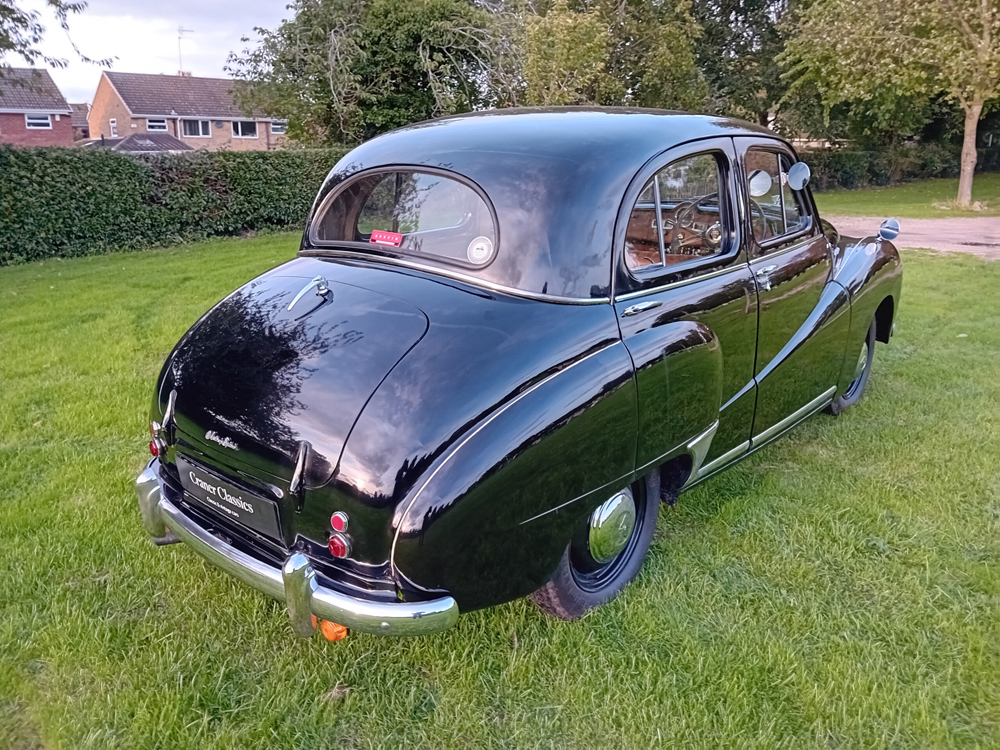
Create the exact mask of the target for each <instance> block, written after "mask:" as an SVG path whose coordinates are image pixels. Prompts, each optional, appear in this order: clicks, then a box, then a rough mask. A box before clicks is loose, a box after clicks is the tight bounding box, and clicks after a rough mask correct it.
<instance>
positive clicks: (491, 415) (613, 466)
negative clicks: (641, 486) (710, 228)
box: [153, 111, 901, 611]
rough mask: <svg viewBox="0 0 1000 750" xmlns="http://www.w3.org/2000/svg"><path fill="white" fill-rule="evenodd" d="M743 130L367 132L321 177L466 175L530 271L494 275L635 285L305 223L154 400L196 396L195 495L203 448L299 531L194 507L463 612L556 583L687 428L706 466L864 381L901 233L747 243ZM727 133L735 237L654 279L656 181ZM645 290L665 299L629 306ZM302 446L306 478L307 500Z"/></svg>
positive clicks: (362, 578) (192, 434)
mask: <svg viewBox="0 0 1000 750" xmlns="http://www.w3.org/2000/svg"><path fill="white" fill-rule="evenodd" d="M740 134H746V135H747V136H754V137H755V138H757V139H758V140H759V135H760V131H759V130H757V129H753V128H749V127H747V128H745V127H744V126H743V125H742V124H739V123H736V122H734V121H726V120H719V119H716V118H700V117H693V116H686V115H683V116H677V115H674V116H671V115H662V114H651V113H639V114H634V113H633V114H629V113H623V112H616V113H607V112H594V111H574V112H571V113H565V112H563V113H558V112H552V111H531V112H527V113H525V112H515V113H512V114H504V115H499V116H478V117H467V118H454V119H448V120H443V121H435V122H433V123H425V124H421V125H418V126H413V127H411V128H408V129H404V130H403V131H400V132H398V133H394V134H390V135H387V136H383V137H381V138H377V139H374V140H373V141H371V142H369V143H367V144H365V145H363V146H361V147H360V148H358V149H356V150H355V151H353V152H352V153H351V154H349V155H348V156H347V157H345V159H344V160H343V161H342V162H341V163H340V164H339V165H338V166H337V167H336V168H335V169H334V171H333V172H332V173H331V176H330V178H329V180H328V181H327V183H326V185H325V186H324V188H323V194H326V193H327V192H328V191H329V190H331V189H332V188H333V187H335V186H336V185H337V184H338V183H339V182H340V181H341V180H343V179H344V178H345V177H346V176H349V175H351V174H355V173H356V172H357V171H358V170H360V169H365V168H369V167H379V166H387V165H393V164H411V165H413V164H418V165H427V166H434V167H436V168H443V169H450V170H455V171H457V172H458V173H460V174H462V175H463V176H464V177H465V178H468V179H471V180H473V181H475V182H476V183H477V184H478V185H480V186H481V187H482V188H483V190H484V191H485V192H486V194H487V195H488V197H489V198H490V200H491V201H492V203H493V204H494V206H495V208H496V211H497V216H498V221H499V223H500V230H501V239H500V243H499V252H500V255H501V256H504V254H505V253H506V256H505V257H506V259H507V260H505V261H504V263H506V264H507V265H506V267H504V266H503V265H500V266H498V267H497V273H499V274H501V275H500V276H497V277H495V278H492V280H493V281H497V282H498V283H499V282H503V283H504V284H505V285H509V284H510V283H511V274H516V273H517V271H518V266H517V264H516V261H517V259H518V258H522V259H524V260H525V263H526V265H525V269H526V273H525V274H523V275H522V276H521V277H520V278H519V279H517V282H518V283H519V284H522V285H523V287H524V288H526V289H528V290H529V291H531V292H537V293H545V294H557V295H569V296H580V297H583V298H589V297H601V296H608V295H615V296H616V297H617V299H615V300H614V301H613V302H600V303H597V304H557V303H553V302H548V301H541V300H536V299H529V298H524V297H519V296H514V295H510V294H506V293H502V292H497V291H491V290H489V289H487V288H484V287H481V286H476V285H475V282H466V281H462V280H453V279H449V278H446V277H444V276H441V275H437V274H435V273H434V272H433V270H429V271H425V270H419V269H412V268H404V267H400V266H399V265H395V264H390V263H386V262H385V257H384V254H385V251H384V250H383V249H375V250H373V252H372V254H371V257H369V258H357V257H349V256H344V255H338V254H337V253H336V252H334V253H332V254H329V257H314V256H315V255H316V253H317V251H321V249H318V248H315V247H312V246H311V245H310V243H309V240H308V233H307V235H306V239H305V240H304V243H303V250H304V254H303V256H302V257H299V258H297V259H296V260H294V261H291V262H289V263H287V264H284V265H282V266H280V267H278V268H277V269H274V270H273V271H271V272H269V273H268V274H265V275H264V276H262V277H260V278H258V279H256V280H255V281H253V282H251V283H250V284H248V285H247V286H245V287H244V288H243V289H241V290H238V291H237V292H235V293H234V294H232V295H230V297H228V298H227V299H226V300H224V301H223V302H222V303H220V304H219V305H218V306H217V307H216V308H214V309H213V310H212V311H210V313H208V314H207V315H206V316H204V317H203V319H202V320H201V321H199V322H198V323H197V324H196V325H195V326H193V327H192V329H191V331H189V332H188V334H186V335H185V337H184V338H183V339H182V340H181V342H180V343H179V344H178V346H177V348H176V349H175V352H174V353H173V355H172V357H171V359H170V360H169V361H168V363H167V365H166V366H165V368H164V371H163V373H162V374H161V379H160V383H159V384H158V397H157V398H156V399H155V400H154V406H153V418H154V419H156V420H160V419H162V416H163V412H164V409H165V408H166V402H167V398H168V394H169V393H170V391H171V390H176V392H177V394H178V396H177V412H176V414H177V418H176V426H175V429H174V432H173V437H174V440H173V444H172V445H171V447H170V451H169V453H168V456H167V457H166V458H165V460H164V461H163V462H162V463H163V467H164V472H165V479H166V481H167V483H168V486H169V487H171V488H172V490H171V491H172V492H174V493H175V496H176V500H177V502H179V503H181V504H182V505H184V501H183V498H182V497H181V496H180V495H179V486H178V484H177V476H176V469H175V459H176V456H177V455H178V454H184V455H186V456H187V457H188V458H189V459H190V460H193V461H196V462H199V463H201V464H203V465H205V466H207V467H209V468H211V469H213V470H215V471H219V472H221V473H223V474H224V475H225V476H227V477H229V478H231V479H232V480H233V481H234V482H235V483H236V484H237V485H239V486H243V487H246V488H248V489H250V490H252V491H254V492H258V493H261V494H263V495H265V496H267V497H270V498H271V499H274V500H275V501H276V502H277V503H278V506H279V515H280V520H281V527H282V528H281V538H280V539H269V538H265V537H263V536H261V535H255V534H253V533H252V532H249V531H245V530H240V529H239V528H237V527H234V526H233V525H232V524H228V523H227V522H225V521H224V520H219V519H214V520H213V519H210V518H209V517H208V516H206V515H205V514H204V512H202V511H199V510H198V509H195V508H189V507H188V506H184V507H185V508H186V512H187V511H190V512H191V514H192V516H193V517H196V518H197V519H199V522H200V523H202V522H205V523H211V524H216V525H217V526H218V528H219V529H221V530H222V532H223V533H225V534H226V535H227V536H229V537H234V538H235V539H236V542H235V543H236V544H237V546H240V547H241V548H243V549H247V550H252V551H253V552H252V553H253V554H260V555H261V556H263V557H264V558H266V559H268V560H274V559H279V560H280V559H281V557H282V555H284V554H287V551H288V550H289V549H291V548H297V549H301V550H303V551H304V552H305V553H306V554H307V555H309V556H310V557H311V558H312V560H313V562H314V564H315V565H316V566H317V568H318V569H319V571H320V573H321V574H322V575H323V576H324V577H325V580H327V581H328V583H332V584H333V585H341V586H342V587H344V588H347V589H350V590H355V591H357V590H367V591H370V592H371V596H373V597H376V598H377V597H384V596H386V595H387V593H388V592H390V591H391V592H394V593H395V595H396V596H399V597H403V598H421V597H426V596H429V595H433V594H434V593H436V592H447V593H449V594H451V595H453V596H455V598H456V600H457V601H458V603H459V606H460V608H461V609H462V610H463V611H467V610H470V609H474V608H477V607H482V606H488V605H491V604H495V603H499V602H502V601H506V600H509V599H512V598H515V597H518V596H521V595H523V594H526V593H528V592H530V591H532V590H534V589H536V588H537V587H538V586H540V585H541V584H542V583H544V582H545V580H546V579H547V578H548V576H549V575H551V573H552V571H553V570H554V568H555V567H556V565H557V563H558V560H559V558H560V556H561V555H562V554H563V553H564V551H565V549H566V546H567V544H568V542H569V539H570V537H571V536H572V535H573V533H574V532H575V531H576V530H577V529H578V528H579V526H580V525H581V524H583V523H585V522H586V519H587V517H588V516H589V514H590V513H591V512H592V510H593V509H594V508H595V507H596V506H597V505H598V504H599V503H601V502H603V500H605V499H607V498H608V497H609V496H610V495H612V494H613V493H614V492H616V491H617V490H619V489H620V488H622V487H624V486H625V485H627V484H629V483H630V482H632V481H634V480H636V479H637V478H638V477H639V476H641V475H642V474H643V473H644V472H646V471H649V470H652V469H653V468H654V467H657V466H658V465H660V464H661V463H662V462H663V461H666V460H672V459H674V458H680V459H685V460H688V461H689V464H688V465H689V466H690V460H691V459H692V457H693V456H692V454H691V453H690V450H689V448H688V447H687V444H688V443H689V441H691V439H692V438H694V437H695V436H696V435H698V434H700V433H702V432H704V431H705V430H706V428H708V427H710V426H711V425H712V424H713V423H714V422H715V421H718V429H717V431H716V432H715V435H714V438H713V439H712V441H711V444H710V446H709V449H708V456H707V459H708V460H712V459H713V458H715V457H717V456H720V455H722V454H723V453H726V452H728V451H730V450H731V449H733V448H734V447H737V446H740V445H746V444H747V443H748V442H749V441H750V440H751V438H752V436H753V434H755V433H759V432H760V431H761V430H763V429H766V427H767V426H770V425H771V424H774V423H776V422H777V421H780V420H781V419H783V418H785V417H786V416H788V415H789V414H791V413H792V412H794V411H795V410H796V409H799V408H800V407H801V406H803V404H804V403H806V402H808V401H809V400H810V399H812V398H814V397H815V396H816V395H818V393H822V392H824V391H825V390H827V389H829V388H830V387H832V386H834V385H837V386H838V387H840V388H842V387H843V386H844V383H843V379H844V376H845V373H847V372H848V369H849V365H848V363H847V360H848V359H850V356H849V355H848V356H845V352H850V351H852V347H853V345H854V343H855V341H860V340H861V339H859V338H858V337H860V336H863V333H862V329H863V330H864V331H865V332H866V331H867V326H868V324H869V323H870V321H871V319H872V317H873V316H874V315H875V311H876V310H878V309H879V306H880V305H884V304H887V303H886V302H885V301H886V300H889V303H888V304H891V305H892V307H893V311H894V310H895V307H896V306H897V305H898V297H899V285H900V280H901V275H900V266H899V260H898V255H897V254H896V252H895V249H894V248H893V247H892V246H891V244H889V243H882V245H881V246H880V247H879V248H878V249H876V250H873V251H872V252H867V251H866V250H865V249H864V248H863V247H862V248H860V249H852V247H853V246H852V245H850V243H849V242H848V241H844V240H842V241H841V243H840V245H839V246H838V247H837V248H831V247H830V243H829V236H830V235H829V233H828V234H822V233H820V232H819V230H818V229H817V230H816V231H815V232H813V231H812V230H810V232H808V233H806V234H804V235H802V236H801V237H799V238H797V239H796V241H795V242H792V243H789V244H788V246H787V247H784V248H781V249H780V250H778V251H776V252H774V254H773V255H770V256H769V255H768V254H767V253H766V252H762V249H761V248H760V247H758V246H757V245H756V244H755V243H754V242H753V241H752V240H751V239H750V237H751V231H750V227H749V219H748V213H747V208H746V196H745V193H744V191H743V188H742V179H743V171H742V163H741V153H742V150H741V149H742V146H741V145H740V141H739V140H738V139H737V140H734V139H733V138H732V137H729V136H730V135H740ZM773 143H774V144H776V147H782V148H784V147H783V146H781V144H780V142H778V141H774V142H773ZM704 150H711V151H713V152H715V153H716V154H717V155H721V156H720V158H721V160H722V163H723V165H724V184H725V186H726V190H725V193H724V195H723V196H722V204H723V213H724V215H725V217H726V221H725V224H726V226H725V227H724V230H725V250H724V251H723V253H722V254H721V255H720V256H718V257H714V258H708V259H696V260H695V261H694V262H693V263H689V264H686V265H684V266H681V267H674V268H671V269H669V271H668V272H666V274H664V275H656V274H648V273H647V274H644V275H639V276H634V275H632V274H631V273H630V272H629V271H628V269H627V268H626V267H625V265H624V261H623V258H622V247H623V233H624V226H625V222H627V217H628V213H629V211H630V210H631V207H632V205H633V204H634V202H635V198H636V196H637V194H638V191H639V189H640V188H641V186H642V185H643V184H644V183H645V180H646V179H647V178H648V176H649V175H650V174H652V173H653V172H655V171H656V170H657V169H659V168H660V167H661V166H663V165H664V164H666V163H667V162H669V161H671V160H673V159H674V158H678V157H680V156H682V155H685V154H690V153H697V152H700V151H704ZM321 198H322V195H321V197H320V199H319V200H321ZM813 214H814V215H813V217H812V221H813V224H812V226H816V227H819V226H820V225H819V217H818V215H816V214H815V209H814V207H813ZM838 239H839V238H838ZM321 252H326V251H321ZM310 255H311V256H313V257H307V256H310ZM540 259H543V260H544V262H543V261H542V260H540ZM511 264H513V265H511ZM769 264H775V265H777V266H778V268H776V269H773V271H771V272H769V273H770V278H771V281H772V290H771V292H766V291H764V290H761V289H758V286H757V283H756V281H755V275H754V274H755V271H756V270H758V269H759V268H761V267H762V266H766V265H769ZM493 265H496V264H493ZM493 265H491V267H490V268H493ZM316 275H322V276H324V277H325V278H326V279H327V280H328V282H329V286H330V289H331V292H332V295H331V296H330V297H328V298H327V299H325V300H324V299H323V298H321V297H319V296H317V295H316V294H315V293H312V292H310V293H309V294H307V295H306V297H304V298H303V301H302V302H300V303H299V305H297V306H296V307H295V308H293V310H292V311H291V312H289V311H288V310H287V304H288V302H290V301H291V298H292V297H293V296H294V294H296V293H297V292H298V290H300V289H301V288H302V287H303V286H304V285H305V284H306V283H307V282H308V281H309V280H310V279H312V278H313V277H314V276H316ZM642 302H653V303H658V305H657V306H655V307H652V308H651V309H648V310H645V311H643V312H641V313H639V314H636V315H626V311H628V310H629V308H630V307H632V306H633V305H635V304H637V303H642ZM882 309H884V308H882ZM888 320H889V323H890V324H891V312H890V314H889V318H888ZM887 335H888V334H886V336H887ZM208 430H212V431H214V432H215V433H217V434H218V435H222V436H224V437H227V438H230V439H232V440H233V441H235V442H236V443H237V444H238V445H239V448H238V449H237V450H233V449H231V448H226V447H224V446H220V445H217V444H216V443H214V442H212V441H209V440H207V439H206V432H207V431H208ZM303 441H305V442H306V443H308V446H309V450H308V453H307V454H306V455H307V461H306V482H305V489H304V491H302V492H301V493H300V494H299V495H294V494H293V493H291V492H290V487H289V480H290V478H291V475H292V470H293V467H294V463H295V459H296V456H297V454H298V450H299V446H300V444H301V443H302V442H303ZM337 510H340V511H344V512H346V513H347V514H348V516H349V518H350V525H349V533H350V535H351V537H352V542H353V551H352V555H351V557H350V559H348V560H344V561H335V560H333V558H332V557H331V556H330V555H329V553H328V552H327V550H326V546H325V545H326V540H327V537H328V535H329V531H330V527H329V518H330V515H331V513H332V512H334V511H337Z"/></svg>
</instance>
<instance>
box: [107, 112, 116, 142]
mask: <svg viewBox="0 0 1000 750" xmlns="http://www.w3.org/2000/svg"><path fill="white" fill-rule="evenodd" d="M108 122H109V124H110V125H111V137H112V138H117V137H118V120H116V119H115V118H114V117H112V118H111V119H110V120H109V121H108Z"/></svg>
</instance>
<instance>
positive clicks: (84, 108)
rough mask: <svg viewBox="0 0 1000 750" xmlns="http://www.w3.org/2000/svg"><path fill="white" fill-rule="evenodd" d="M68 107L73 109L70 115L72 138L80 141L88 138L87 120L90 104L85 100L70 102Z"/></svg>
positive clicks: (88, 127)
mask: <svg viewBox="0 0 1000 750" xmlns="http://www.w3.org/2000/svg"><path fill="white" fill-rule="evenodd" d="M69 108H70V109H71V110H73V114H72V115H71V116H70V117H71V119H72V120H73V140H76V141H82V140H85V139H87V138H90V123H89V122H87V116H88V115H89V114H90V105H89V104H87V103H86V102H84V103H83V104H73V103H72V102H70V105H69Z"/></svg>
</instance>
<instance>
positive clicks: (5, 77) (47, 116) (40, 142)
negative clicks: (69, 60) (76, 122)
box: [0, 68, 73, 146]
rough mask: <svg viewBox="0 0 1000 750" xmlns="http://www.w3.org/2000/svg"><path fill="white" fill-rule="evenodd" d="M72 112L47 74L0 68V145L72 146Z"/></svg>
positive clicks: (45, 72) (33, 70)
mask: <svg viewBox="0 0 1000 750" xmlns="http://www.w3.org/2000/svg"><path fill="white" fill-rule="evenodd" d="M71 113H72V110H70V106H69V104H67V103H66V99H65V98H64V97H63V95H62V93H61V92H60V91H59V87H58V86H56V83H55V81H53V80H52V76H50V75H49V71H47V70H37V69H35V68H2V69H0V143H10V144H12V145H14V146H72V145H73V123H72V119H71Z"/></svg>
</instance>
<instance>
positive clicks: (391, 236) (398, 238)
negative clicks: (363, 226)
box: [368, 229, 403, 247]
mask: <svg viewBox="0 0 1000 750" xmlns="http://www.w3.org/2000/svg"><path fill="white" fill-rule="evenodd" d="M368 241H369V242H374V243H375V244H376V245H391V246H392V247H399V246H400V245H401V244H403V235H401V234H399V233H398V232H383V231H382V230H380V229H376V230H374V231H373V232H372V236H371V239H369V240H368Z"/></svg>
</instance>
